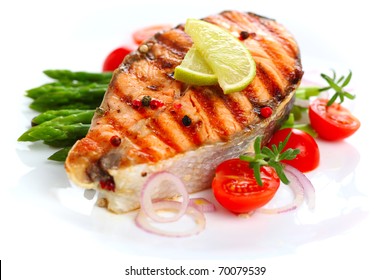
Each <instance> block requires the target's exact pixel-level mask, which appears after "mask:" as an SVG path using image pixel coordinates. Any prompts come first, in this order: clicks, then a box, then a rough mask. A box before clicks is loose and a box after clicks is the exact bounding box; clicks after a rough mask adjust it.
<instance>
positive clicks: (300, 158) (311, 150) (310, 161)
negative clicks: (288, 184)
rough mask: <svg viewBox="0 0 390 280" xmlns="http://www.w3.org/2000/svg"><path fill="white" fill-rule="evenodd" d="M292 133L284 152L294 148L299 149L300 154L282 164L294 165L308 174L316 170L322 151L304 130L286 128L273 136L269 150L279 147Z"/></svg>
mask: <svg viewBox="0 0 390 280" xmlns="http://www.w3.org/2000/svg"><path fill="white" fill-rule="evenodd" d="M290 132H291V135H290V138H289V140H288V142H287V144H286V147H285V148H284V149H283V151H285V150H287V149H288V148H292V149H299V150H300V152H299V154H298V155H297V156H296V158H295V159H292V160H284V161H283V160H282V162H285V163H288V164H290V165H292V166H293V167H295V168H296V169H298V170H300V171H301V172H308V171H311V170H313V169H315V168H316V167H317V166H318V165H319V163H320V151H319V149H318V145H317V142H316V141H315V140H314V138H313V137H312V136H311V135H310V134H308V133H306V132H304V131H302V130H299V129H295V128H284V129H281V130H278V131H277V132H276V133H275V134H274V135H273V136H272V138H271V140H270V141H269V142H268V144H267V146H268V147H269V148H271V147H272V145H273V144H275V145H276V146H277V145H278V144H279V143H280V142H282V141H284V140H285V139H286V137H287V136H288V134H289V133H290Z"/></svg>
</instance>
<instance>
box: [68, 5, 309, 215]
mask: <svg viewBox="0 0 390 280" xmlns="http://www.w3.org/2000/svg"><path fill="white" fill-rule="evenodd" d="M204 20H205V21H208V22H210V23H213V24H215V25H218V26H220V27H222V28H224V29H226V30H227V31H229V32H231V33H232V34H233V35H234V36H236V37H238V38H240V40H242V42H243V44H245V46H246V47H247V48H248V49H249V51H250V52H251V54H252V56H253V58H254V60H255V62H256V77H255V78H254V80H253V81H252V82H251V84H250V85H249V86H248V87H247V88H246V89H245V90H243V91H241V92H235V93H232V94H228V95H225V94H224V93H223V91H222V89H221V88H220V87H219V86H207V87H206V86H205V87H199V86H191V85H188V84H184V83H182V82H179V81H177V80H175V79H174V78H173V72H174V69H175V67H176V66H178V65H179V64H180V63H181V61H182V60H183V58H184V56H185V54H186V53H187V51H188V50H189V49H190V47H191V46H192V44H193V42H192V40H191V38H190V37H189V36H188V35H187V34H186V33H185V32H184V28H183V25H179V26H177V27H176V28H173V29H171V30H168V31H165V32H160V33H157V34H155V35H154V36H153V37H152V38H150V39H148V40H146V41H145V42H144V43H143V44H142V45H141V46H140V47H139V48H138V49H137V50H136V51H134V52H133V53H131V54H129V55H128V56H127V57H126V58H125V59H124V61H123V63H122V64H121V65H120V67H119V68H118V69H117V70H115V72H114V74H113V78H112V80H111V83H110V85H109V88H108V90H107V92H106V94H105V97H104V100H103V101H102V104H101V106H100V107H99V108H98V109H97V110H96V113H95V116H94V118H93V120H92V124H91V128H90V130H89V132H88V134H87V136H86V137H85V138H83V139H81V140H79V141H78V142H77V143H76V144H75V145H74V146H73V147H72V149H71V151H70V152H69V155H68V157H67V159H66V162H65V168H66V171H67V174H68V176H69V178H70V180H71V181H72V182H73V183H75V184H76V185H78V186H80V187H82V188H86V189H96V190H97V191H98V192H99V196H100V199H101V201H105V202H106V206H107V208H108V209H109V210H111V211H113V212H115V213H124V212H128V211H130V210H133V209H136V208H138V207H139V198H140V190H141V187H142V185H143V183H144V182H145V181H146V179H147V178H148V177H149V176H150V175H151V174H153V173H154V172H158V171H162V170H165V171H169V172H172V173H174V174H176V175H177V176H179V177H180V178H181V179H182V180H183V181H184V183H185V185H186V187H187V189H188V191H189V192H190V193H193V192H197V191H200V190H203V189H206V188H209V187H210V186H211V181H212V178H213V176H214V170H215V168H216V166H217V165H218V164H219V163H221V162H222V161H224V160H227V159H229V158H233V157H237V156H239V155H240V154H242V153H243V152H245V151H246V150H247V148H248V145H249V144H250V143H251V142H252V141H253V140H254V138H255V137H256V136H262V137H263V138H262V139H263V142H267V141H268V140H269V138H270V136H272V134H273V132H274V131H275V130H276V129H277V128H278V127H279V126H280V124H281V122H282V121H283V120H284V119H285V118H286V117H287V115H288V113H289V112H290V109H291V107H292V104H293V99H294V92H295V90H296V89H297V87H298V86H299V83H300V81H301V78H302V75H303V71H302V66H301V61H300V53H299V48H298V45H297V43H296V41H295V40H294V38H293V37H292V35H291V34H290V33H289V32H288V31H287V30H286V29H285V28H284V27H283V26H282V25H280V24H279V23H278V22H276V21H275V20H272V19H268V18H265V17H261V16H258V15H256V14H253V13H243V12H238V11H225V12H222V13H220V14H217V15H212V16H209V17H206V18H204ZM148 101H149V102H148ZM142 103H144V105H142ZM145 105H146V106H145ZM264 106H269V107H271V108H272V110H273V111H272V112H273V113H272V115H271V116H270V117H267V118H265V117H262V116H261V114H260V110H261V108H262V107H264ZM173 196H175V192H174V190H172V189H170V188H169V187H167V186H161V187H160V188H159V189H157V190H156V193H155V194H154V197H155V198H167V197H173Z"/></svg>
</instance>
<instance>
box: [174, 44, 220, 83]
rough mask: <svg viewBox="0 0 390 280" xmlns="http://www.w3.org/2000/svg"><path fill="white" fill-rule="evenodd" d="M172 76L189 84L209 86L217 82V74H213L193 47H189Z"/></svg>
mask: <svg viewBox="0 0 390 280" xmlns="http://www.w3.org/2000/svg"><path fill="white" fill-rule="evenodd" d="M173 77H174V78H175V79H176V80H179V81H182V82H185V83H188V84H191V85H198V86H209V85H216V84H218V79H217V76H216V75H214V72H213V70H211V68H210V67H209V66H208V64H207V62H206V61H205V60H204V59H203V57H202V56H201V55H200V54H199V52H198V51H197V50H196V49H195V47H192V48H190V49H189V51H188V52H187V54H186V56H185V57H184V59H183V61H182V63H181V64H180V65H179V66H177V67H176V68H175V73H174V75H173Z"/></svg>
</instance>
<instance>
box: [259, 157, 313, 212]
mask: <svg viewBox="0 0 390 280" xmlns="http://www.w3.org/2000/svg"><path fill="white" fill-rule="evenodd" d="M284 172H285V174H286V176H287V178H288V180H289V181H290V183H289V184H288V186H289V187H290V188H291V190H292V191H293V193H294V196H295V197H294V200H293V201H292V202H291V203H289V204H287V205H285V206H282V207H277V208H272V209H269V208H260V209H259V210H258V211H259V212H260V213H264V214H280V213H285V212H289V211H292V210H295V209H297V208H298V207H299V206H301V205H302V203H303V202H304V201H305V198H306V200H307V204H308V206H309V209H314V206H315V196H314V187H313V185H312V183H311V182H310V180H309V179H308V178H307V177H306V176H305V175H304V174H303V173H302V172H301V171H299V170H298V169H296V168H294V167H292V166H291V165H288V164H286V165H285V167H284Z"/></svg>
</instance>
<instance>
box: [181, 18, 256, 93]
mask: <svg viewBox="0 0 390 280" xmlns="http://www.w3.org/2000/svg"><path fill="white" fill-rule="evenodd" d="M185 32H186V33H187V34H188V35H190V36H191V38H192V40H193V42H194V46H195V48H196V50H197V51H198V52H199V53H200V55H201V56H202V57H203V59H204V60H205V61H206V63H207V64H208V65H209V66H210V68H211V69H212V71H213V73H214V74H215V75H216V76H217V78H218V83H219V85H220V86H221V88H222V89H223V91H224V93H226V94H227V93H232V92H236V91H240V90H243V89H245V88H246V87H247V86H248V85H249V84H250V83H251V82H252V80H253V78H254V77H255V75H256V63H255V61H254V60H253V57H252V55H251V53H250V52H249V50H248V49H247V48H246V47H245V46H244V45H243V44H242V43H241V42H240V41H239V40H238V39H237V38H236V37H234V36H233V35H232V34H230V33H229V32H228V31H226V30H224V29H222V28H220V27H218V26H216V25H214V24H211V23H208V22H206V21H203V20H198V19H188V20H187V22H186V25H185Z"/></svg>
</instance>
